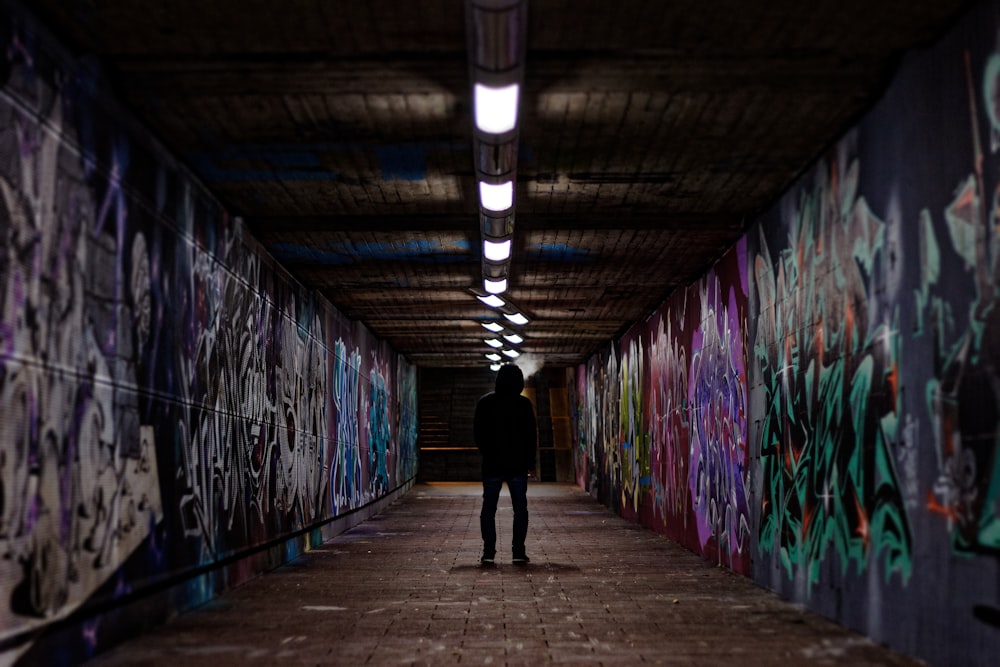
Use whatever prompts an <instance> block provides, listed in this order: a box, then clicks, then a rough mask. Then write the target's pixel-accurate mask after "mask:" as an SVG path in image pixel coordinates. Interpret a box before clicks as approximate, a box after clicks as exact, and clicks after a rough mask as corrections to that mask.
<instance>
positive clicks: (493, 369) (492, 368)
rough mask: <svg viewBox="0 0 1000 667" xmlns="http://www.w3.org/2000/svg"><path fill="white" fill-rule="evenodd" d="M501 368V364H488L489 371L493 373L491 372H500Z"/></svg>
mask: <svg viewBox="0 0 1000 667" xmlns="http://www.w3.org/2000/svg"><path fill="white" fill-rule="evenodd" d="M502 366H503V364H490V370H491V371H493V372H496V371H498V370H500V368H501V367H502Z"/></svg>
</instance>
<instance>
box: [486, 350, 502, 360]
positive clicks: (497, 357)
mask: <svg viewBox="0 0 1000 667" xmlns="http://www.w3.org/2000/svg"><path fill="white" fill-rule="evenodd" d="M486 358H487V359H489V360H490V361H500V360H501V359H503V357H501V356H500V355H499V354H497V353H496V352H490V353H489V354H487V355H486Z"/></svg>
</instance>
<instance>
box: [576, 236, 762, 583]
mask: <svg viewBox="0 0 1000 667" xmlns="http://www.w3.org/2000/svg"><path fill="white" fill-rule="evenodd" d="M745 259H746V249H745V244H743V243H742V242H741V243H740V245H739V246H738V247H737V248H735V249H733V250H732V251H730V252H729V253H728V254H727V255H726V256H725V257H724V258H723V259H722V260H721V261H720V262H719V263H718V264H717V265H716V266H715V268H714V269H713V270H712V271H710V272H709V273H708V274H707V275H706V276H705V277H704V278H702V279H701V280H700V281H699V282H698V283H696V284H694V285H692V286H691V287H689V288H688V289H686V290H682V291H680V292H679V293H677V294H675V295H673V297H672V298H670V299H669V300H668V301H667V302H666V303H665V304H664V305H663V306H661V307H660V309H659V310H657V312H656V313H654V314H653V316H652V317H650V318H649V319H648V320H647V321H646V322H645V323H643V324H640V325H636V326H635V327H633V328H632V329H631V330H630V331H629V332H628V333H627V334H626V335H625V336H624V337H623V338H622V340H621V341H619V342H618V343H617V344H616V345H612V346H609V347H608V348H607V349H606V350H605V351H604V352H602V353H601V354H599V355H596V356H595V357H594V358H593V359H591V360H590V361H589V362H588V363H587V364H586V365H584V366H581V367H580V368H579V369H577V370H576V371H575V385H574V386H575V392H574V402H575V403H576V409H575V415H576V424H577V426H576V433H577V439H576V445H577V447H576V469H577V480H578V482H579V483H580V484H581V485H583V486H584V487H585V488H587V489H588V490H589V491H590V492H591V494H592V495H594V497H596V498H598V499H599V500H600V501H601V502H604V503H606V504H608V505H609V506H610V507H614V508H616V509H617V510H618V511H620V512H621V513H622V514H623V515H624V516H626V517H629V518H632V519H633V520H636V521H639V522H640V523H642V524H643V525H646V526H648V527H650V528H652V529H654V530H656V531H658V532H662V533H664V534H666V535H669V536H670V537H672V538H674V539H676V540H677V541H679V542H681V543H682V544H684V545H686V546H688V547H690V548H691V549H693V550H695V551H699V552H701V553H704V554H705V555H707V556H709V557H710V558H712V559H713V560H716V561H717V562H719V563H723V564H725V565H727V566H730V567H732V568H734V569H735V570H737V571H738V572H741V573H744V574H749V548H750V537H751V535H750V515H749V504H748V500H747V490H746V489H747V475H748V469H747V458H748V457H747V436H746V434H747V423H746V422H747V372H746V340H745V338H746V318H747V281H746V271H745Z"/></svg>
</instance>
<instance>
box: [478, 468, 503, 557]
mask: <svg viewBox="0 0 1000 667" xmlns="http://www.w3.org/2000/svg"><path fill="white" fill-rule="evenodd" d="M502 487H503V478H502V477H484V478H483V509H482V511H481V512H480V513H479V530H480V532H482V534H483V559H484V560H492V559H493V557H494V556H495V555H496V552H497V523H496V517H497V502H498V501H499V499H500V489H501V488H502Z"/></svg>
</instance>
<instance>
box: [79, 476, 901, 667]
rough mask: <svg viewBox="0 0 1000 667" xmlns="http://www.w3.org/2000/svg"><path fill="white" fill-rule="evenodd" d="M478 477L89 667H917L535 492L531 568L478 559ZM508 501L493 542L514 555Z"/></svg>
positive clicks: (393, 510)
mask: <svg viewBox="0 0 1000 667" xmlns="http://www.w3.org/2000/svg"><path fill="white" fill-rule="evenodd" d="M480 494H481V488H480V486H479V485H478V484H420V485H417V486H415V487H413V489H412V490H410V491H409V492H408V493H407V494H406V495H405V496H403V497H402V498H401V499H400V500H399V501H398V502H396V503H395V504H393V505H392V506H390V507H389V508H388V509H387V510H386V511H385V512H384V513H383V514H381V515H377V516H375V517H373V518H371V519H369V520H368V521H367V522H365V523H363V524H361V525H359V526H357V527H355V528H354V529H352V530H350V531H348V532H346V533H344V534H342V535H341V536H339V537H337V538H335V539H333V540H331V541H329V542H327V543H325V544H323V545H322V546H321V547H319V548H317V549H314V550H313V551H310V552H309V553H307V554H305V555H303V556H302V557H300V558H298V559H296V560H295V561H293V562H291V563H289V564H287V565H285V566H283V567H281V568H278V569H277V570H274V571H272V572H270V573H267V574H265V575H263V576H260V577H258V578H256V579H254V580H252V581H250V582H247V583H246V584H244V585H242V586H240V587H238V588H236V589H234V590H232V591H229V592H228V593H226V594H225V595H223V596H221V597H220V598H218V599H216V600H214V601H212V602H211V603H209V604H207V605H205V606H203V607H201V608H199V609H197V610H194V611H191V612H189V613H186V614H183V615H181V616H179V617H177V618H176V619H174V620H173V621H171V622H170V623H168V624H166V625H164V626H161V627H160V628H159V629H157V630H155V631H154V632H152V633H149V634H147V635H143V636H142V637H140V638H137V639H135V640H133V641H130V642H128V643H126V644H123V645H121V646H119V647H117V648H115V649H113V650H111V651H110V652H108V653H106V654H103V655H102V656H98V657H97V658H96V659H94V660H92V661H90V662H88V663H87V664H88V665H94V666H98V665H103V666H111V665H150V666H158V665H171V666H173V665H182V666H183V667H197V666H200V665H207V666H210V667H227V666H230V665H239V666H252V665H453V664H459V665H543V664H561V665H635V664H660V665H686V666H716V665H726V666H731V667H754V666H758V665H781V666H783V667H792V666H797V665H852V666H859V665H900V666H902V665H919V664H921V663H919V662H916V661H913V660H911V659H909V658H907V657H905V656H902V655H900V654H898V653H894V652H891V651H889V650H887V649H885V648H884V647H881V646H878V645H876V644H874V643H872V642H870V641H868V640H866V639H865V638H863V637H861V636H860V635H857V634H855V633H852V632H849V631H848V630H845V629H844V628H842V627H840V626H838V625H836V624H834V623H832V622H830V621H827V620H825V619H823V618H822V617H819V616H817V615H814V614H811V613H808V612H805V611H803V610H802V609H801V608H800V607H798V606H795V605H793V604H790V603H788V602H786V601H783V600H781V599H779V598H778V597H777V596H775V595H773V594H772V593H770V592H768V591H766V590H764V589H762V588H759V587H757V586H756V585H754V584H753V583H751V582H750V581H749V580H748V579H746V578H745V577H742V576H739V575H735V574H733V573H731V572H729V571H728V570H726V569H723V568H719V567H716V566H713V565H712V564H711V563H708V562H707V561H705V560H703V559H702V558H701V557H699V556H697V555H695V554H693V553H691V552H690V551H688V550H686V549H684V548H683V547H680V546H678V545H676V544H674V543H673V542H671V541H669V540H667V539H665V538H663V537H661V536H658V535H656V534H654V533H652V532H650V531H648V530H645V529H642V528H639V527H637V526H635V525H633V524H630V523H628V522H627V521H625V520H623V519H620V518H618V517H617V516H615V515H614V514H612V513H610V512H609V511H607V510H606V509H605V508H603V507H602V506H600V505H598V504H597V503H596V502H595V501H593V500H592V499H591V498H590V496H588V495H587V494H585V493H584V492H582V491H581V490H580V489H578V488H577V487H575V486H572V485H564V484H542V483H535V484H532V485H531V486H530V487H529V490H528V501H529V511H530V513H531V519H530V528H529V534H528V545H527V546H528V554H529V556H530V557H531V563H530V564H528V565H527V566H525V567H521V566H516V565H513V564H511V562H510V553H509V549H508V550H501V551H499V552H498V554H497V564H496V566H495V567H493V568H484V567H481V566H480V565H479V556H480V555H481V553H480V551H481V542H480V539H479V520H478V517H479V504H480ZM511 518H512V514H511V510H510V502H509V497H508V496H507V493H506V490H505V491H504V497H502V498H501V502H500V511H499V512H498V517H497V519H498V521H497V523H498V534H499V538H500V539H499V542H498V545H499V544H509V540H510V523H511Z"/></svg>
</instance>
